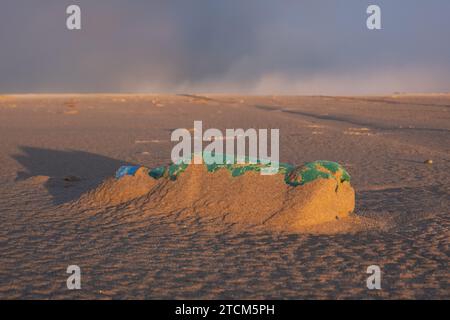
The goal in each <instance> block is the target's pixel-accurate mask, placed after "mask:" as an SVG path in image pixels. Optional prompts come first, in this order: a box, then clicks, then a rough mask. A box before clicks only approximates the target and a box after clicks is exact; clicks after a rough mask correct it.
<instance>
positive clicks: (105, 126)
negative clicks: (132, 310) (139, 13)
mask: <svg viewBox="0 0 450 320" xmlns="http://www.w3.org/2000/svg"><path fill="white" fill-rule="evenodd" d="M194 120H202V121H203V126H204V128H219V129H225V128H279V129H280V154H281V159H280V160H281V161H282V162H287V163H292V164H302V163H305V162H310V161H314V160H319V159H325V160H330V161H335V162H338V163H340V164H342V165H343V166H344V167H345V168H346V169H347V171H348V172H349V173H350V175H351V177H352V180H351V184H352V186H353V188H354V190H355V194H356V205H355V211H354V214H353V215H351V216H350V217H346V216H344V217H342V218H339V217H338V218H339V219H336V220H335V221H334V220H330V221H326V222H325V223H315V224H306V225H302V227H301V228H300V227H299V228H290V226H292V221H290V220H289V219H290V218H292V214H291V215H289V214H287V215H286V218H282V219H281V218H280V219H281V220H280V221H278V222H277V223H276V224H273V227H270V226H269V227H267V225H265V224H264V223H263V221H264V220H267V219H262V220H263V221H261V219H259V216H258V212H262V214H264V215H265V216H266V217H267V216H270V213H271V212H274V211H276V210H277V208H280V207H282V206H283V205H284V204H285V203H296V202H295V201H294V202H292V201H291V202H289V201H290V200H289V199H288V200H289V201H288V200H286V198H283V197H282V196H279V195H278V192H280V195H286V194H288V193H289V191H288V190H284V189H283V188H287V186H286V185H285V184H284V183H283V181H282V180H280V179H278V180H277V178H276V177H267V178H264V179H265V180H264V181H263V182H262V180H261V179H263V178H261V177H260V176H255V173H246V174H245V175H244V176H242V177H240V178H238V179H237V180H232V179H236V178H229V177H227V176H225V173H223V172H222V173H220V172H218V173H215V175H216V176H215V178H214V179H216V180H217V181H221V182H223V183H224V185H223V186H222V187H223V189H225V190H223V189H222V188H221V187H220V186H219V184H218V183H215V182H214V181H210V180H207V181H206V182H205V181H204V179H205V174H204V173H198V172H197V173H196V170H195V169H192V170H187V171H186V172H185V173H184V174H183V176H182V179H181V181H177V182H175V183H172V182H167V183H172V185H161V186H159V185H158V188H157V192H156V193H155V192H153V191H152V192H151V193H149V192H148V190H156V189H153V188H154V187H155V181H151V180H149V179H147V177H141V176H139V175H138V176H137V177H133V178H132V179H128V180H129V181H128V182H127V180H124V181H125V182H123V183H122V185H118V184H117V181H113V180H111V177H113V175H114V173H115V171H116V170H117V169H118V168H119V167H120V166H122V165H127V164H141V165H144V166H146V167H156V166H160V165H164V164H167V163H169V162H170V152H171V149H172V147H173V145H174V143H172V142H170V133H171V131H172V130H173V129H176V128H188V129H190V128H192V127H193V122H194ZM0 136H1V139H0V163H1V167H0V195H1V196H0V248H1V255H0V298H3V299H14V298H45V299H46V298H55V299H64V298H83V299H84V298H96V299H111V298H149V299H151V298H186V299H199V298H213V299H215V298H224V299H238V298H280V299H303V298H306V299H312V298H338V299H345V298H362V299H373V298H375V299H377V298H426V299H429V298H445V299H449V298H450V286H449V282H450V276H449V271H448V263H449V253H450V251H449V236H450V234H449V211H450V210H449V208H450V200H449V199H450V95H438V94H436V95H396V96H386V97H324V96H322V97H282V96H266V97H247V96H226V95H207V96H206V95H203V96H202V95H20V96H12V95H4V96H0ZM428 159H431V160H432V161H433V163H432V164H425V163H424V161H426V160H428ZM227 178H229V179H228V180H227ZM183 179H184V180H185V181H184V182H183ZM258 179H260V180H258ZM256 180H258V181H260V182H259V183H257V184H255V183H254V181H256ZM167 183H163V184H167ZM206 184H207V185H208V186H209V187H208V189H207V190H206V191H207V192H206V191H205V189H204V188H203V186H204V185H206ZM186 186H189V187H188V188H187V187H186ZM124 187H125V188H124ZM111 190H117V192H114V193H113V194H111V192H110V191H111ZM222 190H223V192H222ZM227 190H228V191H227ZM280 190H281V191H280ZM351 191H353V190H351ZM117 194H120V197H119V198H117V197H115V195H117ZM222 194H223V196H222ZM291 200H292V199H291ZM286 201H287V202H286ZM225 209H226V210H225ZM289 212H290V213H292V212H295V210H293V211H289ZM289 212H288V213H289ZM318 214H319V212H318ZM278 217H281V216H278ZM258 219H259V220H258ZM249 221H250V223H249ZM316 222H324V221H322V220H321V219H319V221H316ZM262 225H265V227H261V226H262ZM372 264H375V265H379V266H380V268H381V270H382V290H368V289H367V287H366V279H367V277H368V275H367V274H366V269H367V267H368V266H370V265H372ZM68 265H79V266H80V267H81V270H82V289H81V290H77V291H69V290H67V288H66V279H67V276H68V274H66V268H67V266H68Z"/></svg>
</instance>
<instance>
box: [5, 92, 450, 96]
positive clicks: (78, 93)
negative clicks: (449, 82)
mask: <svg viewBox="0 0 450 320" xmlns="http://www.w3.org/2000/svg"><path fill="white" fill-rule="evenodd" d="M449 94H450V91H448V92H386V93H345V94H331V93H330V94H327V93H299V94H295V93H237V92H220V93H219V92H133V91H130V92H107V91H105V92H0V96H67V95H79V96H82V95H85V96H88V95H92V96H93V95H142V96H145V95H148V96H150V95H167V96H191V97H195V96H198V97H201V96H207V95H211V96H214V95H215V96H253V97H266V96H284V97H348V96H361V97H364V96H408V95H410V96H419V95H422V96H425V95H429V96H432V95H449Z"/></svg>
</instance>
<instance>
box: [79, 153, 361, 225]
mask: <svg viewBox="0 0 450 320" xmlns="http://www.w3.org/2000/svg"><path fill="white" fill-rule="evenodd" d="M249 168H250V169H249ZM227 169H228V170H227ZM230 169H231V170H230ZM259 169H260V167H259V166H257V165H253V166H239V167H237V166H236V165H234V166H228V167H227V166H222V167H220V168H218V167H214V168H211V167H208V166H206V165H194V164H192V165H189V166H187V165H180V166H175V165H172V166H170V167H167V168H164V167H160V168H155V169H151V170H149V169H147V168H144V167H122V168H121V169H120V170H119V171H118V174H117V177H116V178H115V179H113V178H112V179H108V180H107V181H105V182H104V183H103V184H102V185H101V186H100V187H98V188H97V189H96V190H94V191H92V192H90V193H88V194H86V195H84V196H83V197H82V199H83V200H85V201H86V200H87V201H89V202H90V203H91V204H96V205H119V204H124V203H127V202H130V201H133V200H134V199H139V206H140V208H142V210H143V211H146V213H148V214H152V212H155V210H156V209H157V212H159V213H161V212H167V213H169V212H177V213H178V215H179V216H180V217H183V216H192V215H195V216H196V217H200V218H207V219H208V220H210V221H216V224H226V225H230V224H231V225H235V226H236V227H238V228H243V229H245V228H252V227H263V228H268V229H271V230H280V231H292V230H299V229H302V228H304V227H305V226H311V225H317V224H321V223H325V222H336V221H337V220H341V219H345V218H346V217H349V215H350V214H351V213H352V211H353V210H354V207H355V193H354V190H353V188H352V187H351V185H350V182H349V179H350V177H349V176H348V174H347V173H346V172H345V170H344V169H343V168H342V167H340V166H339V165H338V164H335V163H332V162H325V161H322V162H315V163H310V164H306V165H305V166H302V167H286V166H285V167H282V168H281V169H280V173H279V174H275V175H270V176H267V175H261V174H260V173H259ZM82 199H80V200H82Z"/></svg>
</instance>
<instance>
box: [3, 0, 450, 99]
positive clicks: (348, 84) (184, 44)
mask: <svg viewBox="0 0 450 320" xmlns="http://www.w3.org/2000/svg"><path fill="white" fill-rule="evenodd" d="M70 4H78V5H80V7H81V10H82V30H81V31H69V30H67V29H66V17H67V15H66V13H65V11H66V7H67V6H68V5H70ZM369 4H378V5H379V6H380V7H381V10H382V27H383V29H382V30H379V31H370V30H368V29H367V28H366V18H367V14H366V8H367V6H368V5H369ZM0 5H1V7H0V92H4V93H8V92H10V93H12V92H226V93H232V92H239V93H255V94H264V93H266V94H270V93H287V94H361V93H392V92H397V91H400V92H412V91H414V92H444V91H445V92H448V91H450V1H449V0H429V1H425V0H395V1H393V0H371V1H366V0H179V1H175V0H159V1H157V0H129V1H122V0H78V1H76V0H72V1H71V0H1V3H0Z"/></svg>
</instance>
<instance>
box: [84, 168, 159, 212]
mask: <svg viewBox="0 0 450 320" xmlns="http://www.w3.org/2000/svg"><path fill="white" fill-rule="evenodd" d="M148 173H149V171H148V169H147V168H144V167H141V168H139V169H138V170H136V172H135V173H134V175H127V176H124V177H122V178H121V179H115V178H110V179H108V180H106V181H105V182H104V183H102V184H101V185H100V186H99V187H97V188H96V189H95V190H93V191H91V192H88V193H87V194H85V195H83V196H82V197H81V199H80V202H85V201H87V202H89V203H90V204H93V205H102V206H103V205H118V204H121V203H125V202H128V201H131V200H133V199H136V198H139V197H142V196H144V195H146V194H148V193H149V192H150V191H151V190H152V189H153V187H154V186H155V185H156V184H157V182H156V180H155V179H153V178H151V177H150V176H149V174H148Z"/></svg>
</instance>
